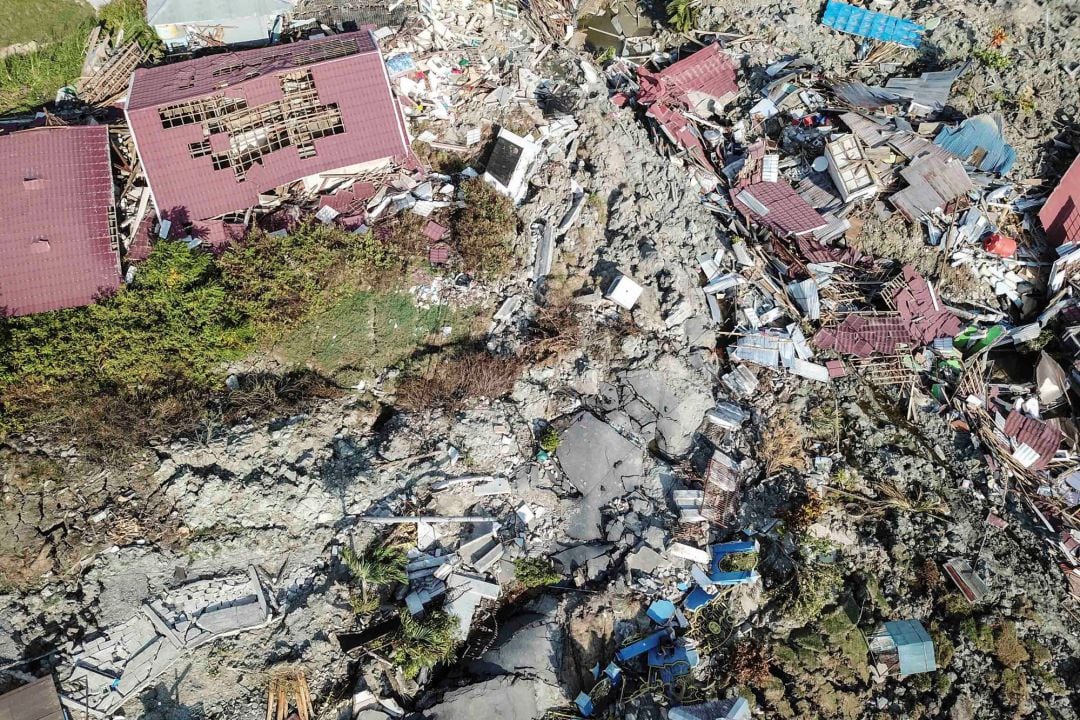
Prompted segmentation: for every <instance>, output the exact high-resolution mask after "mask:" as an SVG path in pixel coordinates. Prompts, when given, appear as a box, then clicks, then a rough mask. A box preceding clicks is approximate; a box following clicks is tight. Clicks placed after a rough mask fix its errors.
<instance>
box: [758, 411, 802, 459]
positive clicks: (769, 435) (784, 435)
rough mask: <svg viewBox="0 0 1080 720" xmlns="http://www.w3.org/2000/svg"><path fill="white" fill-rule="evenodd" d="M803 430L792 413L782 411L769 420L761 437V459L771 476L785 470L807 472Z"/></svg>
mask: <svg viewBox="0 0 1080 720" xmlns="http://www.w3.org/2000/svg"><path fill="white" fill-rule="evenodd" d="M802 441H803V436H802V430H801V428H800V427H799V424H798V423H797V422H796V421H795V418H794V417H792V415H791V413H789V412H786V411H781V412H779V413H777V414H776V415H774V416H772V418H770V419H769V424H768V425H767V426H766V428H765V432H764V433H763V434H762V437H761V446H760V447H761V457H762V459H763V460H764V462H765V472H766V473H767V474H769V475H773V474H774V473H777V472H780V471H781V470H784V469H789V470H805V469H806V459H805V457H803V451H802Z"/></svg>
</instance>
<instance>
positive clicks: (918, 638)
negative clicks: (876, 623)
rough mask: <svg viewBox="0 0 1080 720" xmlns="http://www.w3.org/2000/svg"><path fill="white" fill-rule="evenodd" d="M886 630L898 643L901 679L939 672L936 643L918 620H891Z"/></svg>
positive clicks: (886, 624)
mask: <svg viewBox="0 0 1080 720" xmlns="http://www.w3.org/2000/svg"><path fill="white" fill-rule="evenodd" d="M885 630H886V631H887V632H888V633H889V637H890V638H892V640H893V642H894V643H896V652H897V656H898V657H899V660H900V677H902V678H903V677H907V676H908V675H914V674H915V673H924V672H931V671H933V670H937V660H936V659H935V657H934V641H933V640H931V639H930V634H929V633H928V632H926V628H924V627H923V626H922V623H920V622H919V621H918V620H891V621H889V622H887V623H885Z"/></svg>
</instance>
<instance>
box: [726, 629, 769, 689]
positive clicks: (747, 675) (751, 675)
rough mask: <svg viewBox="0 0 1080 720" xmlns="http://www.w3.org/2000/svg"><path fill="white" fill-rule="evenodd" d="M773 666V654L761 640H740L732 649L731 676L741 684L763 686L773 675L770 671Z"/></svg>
mask: <svg viewBox="0 0 1080 720" xmlns="http://www.w3.org/2000/svg"><path fill="white" fill-rule="evenodd" d="M771 666H772V656H771V655H770V654H769V651H768V649H767V648H766V647H765V646H764V645H762V644H761V643H759V642H756V641H753V640H747V641H744V642H740V643H737V644H736V645H735V647H734V648H733V649H732V651H731V661H730V668H731V676H732V677H733V678H734V679H735V682H736V683H738V684H739V685H747V686H749V687H761V686H762V685H764V684H765V683H767V682H768V681H769V678H770V677H772V675H771V673H770V672H769V671H770V669H771Z"/></svg>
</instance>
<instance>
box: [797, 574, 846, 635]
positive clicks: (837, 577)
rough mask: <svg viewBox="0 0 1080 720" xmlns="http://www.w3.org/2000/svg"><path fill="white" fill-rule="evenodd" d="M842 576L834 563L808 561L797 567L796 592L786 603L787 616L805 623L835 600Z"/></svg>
mask: <svg viewBox="0 0 1080 720" xmlns="http://www.w3.org/2000/svg"><path fill="white" fill-rule="evenodd" d="M843 584H844V578H843V576H842V575H841V574H840V570H839V568H837V567H836V566H835V565H822V564H818V563H809V564H806V565H802V566H801V567H800V568H799V573H798V577H797V581H796V592H795V596H794V598H793V599H792V601H791V602H790V603H789V605H788V612H787V614H788V616H790V617H791V618H792V619H793V620H795V621H797V622H799V623H802V624H805V623H807V622H809V621H811V620H813V619H815V618H817V617H818V616H819V615H821V611H822V610H824V609H825V608H826V607H827V606H829V605H830V604H832V603H833V602H834V601H835V600H836V594H837V593H838V592H840V588H841V587H843Z"/></svg>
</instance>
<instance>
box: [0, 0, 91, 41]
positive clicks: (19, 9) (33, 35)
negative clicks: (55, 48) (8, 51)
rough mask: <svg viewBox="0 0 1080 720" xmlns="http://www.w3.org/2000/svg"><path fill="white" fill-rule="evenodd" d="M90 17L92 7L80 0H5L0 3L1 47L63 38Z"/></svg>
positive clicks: (87, 23)
mask: <svg viewBox="0 0 1080 720" xmlns="http://www.w3.org/2000/svg"><path fill="white" fill-rule="evenodd" d="M93 20H94V9H93V8H91V7H90V6H89V5H88V4H87V3H85V2H81V1H80V0H4V2H2V3H0V48H3V47H7V46H9V45H16V44H19V43H26V42H37V43H42V44H44V43H51V42H56V41H58V40H63V39H64V38H66V37H68V35H69V34H72V32H73V30H74V29H76V28H83V27H89V26H90V25H91V24H92V23H93Z"/></svg>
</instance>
